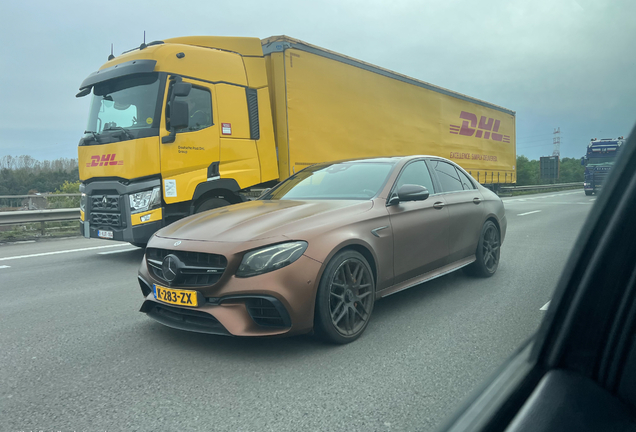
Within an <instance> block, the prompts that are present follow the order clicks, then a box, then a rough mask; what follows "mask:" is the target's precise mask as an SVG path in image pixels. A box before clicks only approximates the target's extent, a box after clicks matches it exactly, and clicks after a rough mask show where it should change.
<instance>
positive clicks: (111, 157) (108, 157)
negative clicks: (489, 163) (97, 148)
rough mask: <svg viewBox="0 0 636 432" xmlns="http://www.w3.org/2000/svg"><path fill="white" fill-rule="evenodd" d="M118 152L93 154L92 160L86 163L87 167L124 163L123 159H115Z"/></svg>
mask: <svg viewBox="0 0 636 432" xmlns="http://www.w3.org/2000/svg"><path fill="white" fill-rule="evenodd" d="M115 156H116V153H110V154H104V155H99V156H98V155H95V156H91V161H90V162H88V163H87V164H86V166H87V167H96V166H108V165H123V164H124V161H123V160H119V161H118V160H115Z"/></svg>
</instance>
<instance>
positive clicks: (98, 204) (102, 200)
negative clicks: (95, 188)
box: [91, 195, 119, 211]
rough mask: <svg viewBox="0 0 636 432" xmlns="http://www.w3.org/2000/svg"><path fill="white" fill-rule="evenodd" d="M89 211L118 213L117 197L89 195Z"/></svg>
mask: <svg viewBox="0 0 636 432" xmlns="http://www.w3.org/2000/svg"><path fill="white" fill-rule="evenodd" d="M91 210H97V211H99V210H102V211H119V196H117V195H91Z"/></svg>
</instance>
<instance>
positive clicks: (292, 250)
mask: <svg viewBox="0 0 636 432" xmlns="http://www.w3.org/2000/svg"><path fill="white" fill-rule="evenodd" d="M305 250H307V242H304V241H297V242H290V243H279V244H276V245H271V246H267V247H264V248H261V249H257V250H254V251H251V252H248V253H246V254H245V256H244V257H243V261H241V265H240V266H239V268H238V271H237V272H236V276H237V277H250V276H256V275H259V274H263V273H268V272H271V271H274V270H278V269H279V268H282V267H285V266H288V265H290V264H291V263H293V262H294V261H296V260H297V259H298V258H300V256H301V255H302V254H303V253H304V252H305Z"/></svg>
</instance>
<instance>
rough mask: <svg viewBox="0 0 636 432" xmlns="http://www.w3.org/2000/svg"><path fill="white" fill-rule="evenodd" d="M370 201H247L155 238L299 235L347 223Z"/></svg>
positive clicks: (179, 224) (233, 238) (179, 223)
mask: <svg viewBox="0 0 636 432" xmlns="http://www.w3.org/2000/svg"><path fill="white" fill-rule="evenodd" d="M372 207H373V201H349V200H312V201H293V200H279V201H261V200H258V201H248V202H244V203H241V204H235V205H231V206H228V207H222V208H218V209H214V210H210V211H207V212H203V213H200V214H196V215H192V216H189V217H187V218H184V219H181V220H179V221H177V222H175V223H173V224H171V225H168V226H167V227H165V228H163V229H161V230H160V231H158V232H157V234H156V235H157V236H158V237H164V238H171V239H181V240H200V241H218V242H241V241H250V240H260V239H265V238H270V237H277V236H289V235H290V234H299V232H302V231H303V230H305V229H315V228H316V227H317V226H320V225H332V224H334V223H346V222H348V221H350V218H349V217H350V216H355V215H357V214H360V213H363V212H366V211H368V210H370V209H371V208H372Z"/></svg>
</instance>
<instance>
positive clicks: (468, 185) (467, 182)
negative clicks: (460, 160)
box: [457, 170, 475, 190]
mask: <svg viewBox="0 0 636 432" xmlns="http://www.w3.org/2000/svg"><path fill="white" fill-rule="evenodd" d="M457 174H459V179H460V180H461V182H462V186H463V187H464V190H470V189H475V185H474V184H473V182H472V181H470V179H469V178H468V176H467V175H466V174H464V173H463V172H462V170H457Z"/></svg>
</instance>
